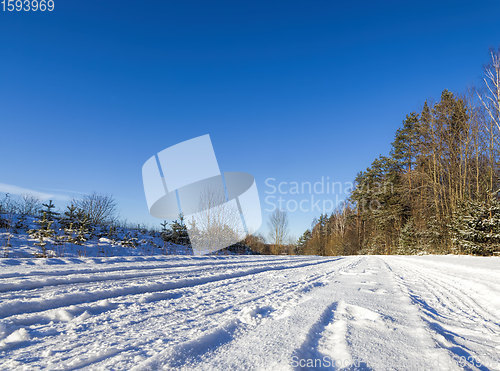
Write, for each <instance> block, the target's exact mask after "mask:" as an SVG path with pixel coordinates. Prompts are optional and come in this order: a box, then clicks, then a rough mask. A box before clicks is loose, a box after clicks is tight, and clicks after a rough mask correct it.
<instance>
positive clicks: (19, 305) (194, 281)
mask: <svg viewBox="0 0 500 371" xmlns="http://www.w3.org/2000/svg"><path fill="white" fill-rule="evenodd" d="M331 261H332V259H324V260H319V261H315V262H310V263H298V264H293V265H290V266H283V265H282V264H276V265H275V266H272V267H269V266H267V265H264V266H260V267H257V268H250V269H246V270H238V271H236V272H232V273H222V274H218V275H214V276H205V277H200V278H196V277H187V278H183V279H179V280H177V281H173V282H165V283H153V284H146V285H142V286H130V287H121V288H114V289H112V290H95V291H91V290H89V289H87V291H86V292H81V293H78V294H66V295H65V296H62V297H56V298H50V299H45V300H43V299H42V300H37V301H26V300H20V299H15V300H10V301H8V302H3V303H0V318H7V317H9V316H12V315H15V314H20V313H23V314H24V313H33V312H40V311H45V310H49V309H55V308H59V307H66V306H71V305H78V304H82V303H89V302H95V301H98V300H104V299H112V298H117V297H121V296H126V295H127V296H129V295H137V294H144V293H152V292H158V291H166V290H173V289H179V288H184V287H193V286H198V285H203V284H206V283H210V282H216V281H223V280H229V279H232V278H240V277H245V276H250V275H254V274H257V273H262V272H267V271H275V270H284V269H297V268H302V267H307V266H311V265H319V264H325V263H327V262H331Z"/></svg>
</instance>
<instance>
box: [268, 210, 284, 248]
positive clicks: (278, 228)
mask: <svg viewBox="0 0 500 371" xmlns="http://www.w3.org/2000/svg"><path fill="white" fill-rule="evenodd" d="M287 236H288V215H287V213H286V211H282V210H279V209H275V210H274V212H273V213H272V214H271V216H270V217H269V237H270V240H271V243H272V244H273V250H274V251H273V253H274V254H279V253H280V251H281V248H282V246H283V245H284V243H285V240H286V237H287Z"/></svg>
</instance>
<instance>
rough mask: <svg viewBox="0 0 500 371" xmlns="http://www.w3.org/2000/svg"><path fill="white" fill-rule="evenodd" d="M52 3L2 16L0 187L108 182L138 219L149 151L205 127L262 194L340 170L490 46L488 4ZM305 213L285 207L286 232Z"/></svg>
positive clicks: (226, 163) (468, 79)
mask: <svg viewBox="0 0 500 371" xmlns="http://www.w3.org/2000/svg"><path fill="white" fill-rule="evenodd" d="M55 7H56V10H55V11H54V12H53V13H50V14H15V13H3V12H0V122H1V124H0V125H1V130H0V136H1V146H0V183H4V184H10V185H16V186H19V187H24V188H29V189H34V190H38V191H44V192H63V193H64V191H55V190H71V191H76V192H84V193H85V192H91V191H94V190H95V191H99V192H104V193H112V194H113V195H114V196H115V197H116V198H117V200H118V202H119V205H120V210H121V211H120V213H121V216H122V217H124V218H126V219H127V220H128V221H130V222H145V223H148V224H152V223H154V222H155V220H154V219H153V218H152V217H150V216H149V214H148V211H147V207H146V203H145V199H144V194H143V189H142V180H141V166H142V164H143V162H144V161H145V160H146V159H147V158H149V157H150V156H151V155H152V154H154V153H155V152H157V151H159V150H162V149H163V148H166V147H168V146H170V145H173V144H175V143H177V142H180V141H183V140H186V139H190V138H192V137H195V136H198V135H202V134H206V133H209V134H210V135H211V138H212V142H213V144H214V147H215V151H216V154H217V157H218V160H219V165H220V167H221V169H222V170H223V171H245V172H249V173H251V174H253V175H254V176H255V177H256V179H257V184H258V187H259V191H260V193H261V200H262V201H263V199H264V197H265V191H266V188H267V187H266V185H265V184H264V181H265V179H266V178H268V177H273V178H275V179H276V182H279V181H311V182H314V181H317V180H319V179H321V177H322V176H324V177H326V176H328V177H330V178H331V179H334V180H338V181H342V182H345V181H351V180H352V179H353V178H354V177H355V175H356V173H357V172H358V171H360V170H362V169H364V168H366V167H367V166H369V164H370V163H371V161H372V160H373V159H374V158H375V157H376V156H378V155H379V154H380V153H387V152H388V150H389V145H390V142H391V141H392V138H393V133H394V131H395V129H396V128H397V127H398V126H399V125H400V123H401V121H402V120H403V118H404V116H405V115H406V114H407V113H409V112H411V111H412V110H417V109H419V108H420V107H421V105H422V104H423V102H424V100H425V99H426V98H438V97H439V95H440V92H441V91H442V90H443V89H449V90H452V91H454V92H461V91H463V90H464V89H465V88H466V87H467V86H470V85H472V84H478V83H479V80H480V77H481V72H482V65H483V64H485V63H486V62H487V60H488V48H489V47H493V46H498V45H499V44H500V27H499V21H498V19H499V18H498V14H500V3H499V2H497V1H478V2H463V1H443V2H438V1H418V2H406V1H390V2H389V1H387V2H377V1H363V2H362V1H352V2H342V3H341V2H334V1H247V2H239V1H211V2H209V1H185V0H183V1H142V2H141V1H125V0H121V1H102V0H86V1H79V0H72V1H67V0H55ZM300 197H302V196H300ZM262 206H263V208H265V205H264V204H263V205H262ZM315 214H317V213H314V212H310V213H292V214H291V215H290V218H291V227H292V233H293V234H295V235H299V234H300V233H302V231H303V230H304V229H305V228H307V227H309V226H310V222H311V219H312V217H313V216H314V215H315Z"/></svg>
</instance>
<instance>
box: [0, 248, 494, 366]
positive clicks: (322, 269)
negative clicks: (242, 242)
mask: <svg viewBox="0 0 500 371" xmlns="http://www.w3.org/2000/svg"><path fill="white" fill-rule="evenodd" d="M321 366H323V367H330V368H344V367H345V368H349V369H374V370H387V369H400V370H410V369H411V370H417V369H418V370H421V369H427V370H429V369H440V370H443V369H463V368H465V369H479V370H488V369H491V370H495V369H496V370H499V369H500V259H499V258H475V257H465V256H425V257H395V256H353V257H332V258H320V257H285V256H283V257H281V256H280V257H277V256H229V257H120V258H85V259H69V258H68V259H49V260H45V259H3V260H0V369H5V370H7V369H9V370H11V369H18V368H19V369H22V368H30V369H32V368H34V369H38V368H49V369H79V368H88V369H131V368H137V369H162V368H165V369H171V368H188V369H191V368H192V369H198V368H202V369H268V370H270V369H301V368H303V369H304V368H312V367H316V368H319V367H321Z"/></svg>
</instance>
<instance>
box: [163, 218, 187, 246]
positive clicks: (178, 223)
mask: <svg viewBox="0 0 500 371" xmlns="http://www.w3.org/2000/svg"><path fill="white" fill-rule="evenodd" d="M162 228H163V229H162V233H161V236H162V239H163V241H165V242H171V243H174V244H176V245H185V246H188V245H190V241H189V235H188V232H187V227H186V225H185V224H184V216H183V215H182V214H179V220H174V221H173V222H172V223H171V224H170V228H168V229H167V228H166V226H165V222H163V223H162Z"/></svg>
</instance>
